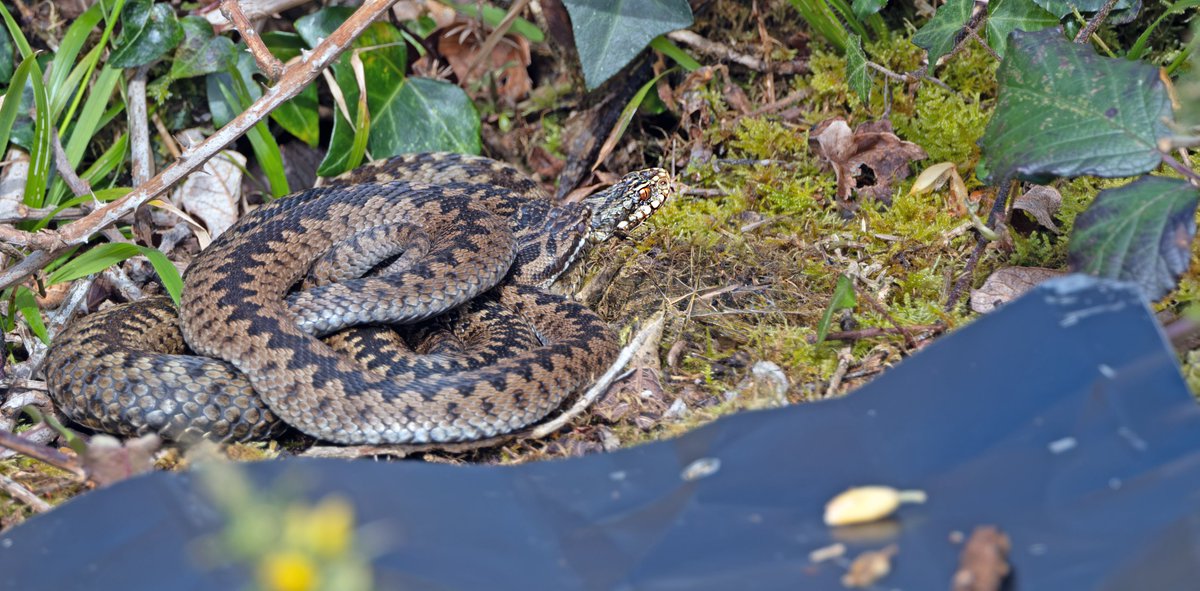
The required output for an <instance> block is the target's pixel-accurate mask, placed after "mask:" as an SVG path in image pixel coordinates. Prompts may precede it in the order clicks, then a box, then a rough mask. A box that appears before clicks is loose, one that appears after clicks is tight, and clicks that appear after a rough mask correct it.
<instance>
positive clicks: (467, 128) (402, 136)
mask: <svg viewBox="0 0 1200 591" xmlns="http://www.w3.org/2000/svg"><path fill="white" fill-rule="evenodd" d="M351 13H353V9H344V8H343V9H333V8H325V9H322V10H319V11H317V12H315V13H313V14H312V15H309V16H306V17H303V18H301V19H299V20H297V21H296V32H297V33H299V34H300V37H301V38H303V39H304V41H305V42H306V43H309V44H315V43H317V42H318V41H319V40H320V39H322V38H324V37H326V36H328V35H329V33H331V32H332V31H333V30H334V29H336V28H337V26H338V25H339V24H340V23H341V22H342V21H343V20H345V18H346V17H348V16H349V15H350V14H351ZM404 44H405V40H404V36H403V35H402V34H401V33H400V31H399V29H397V28H396V27H394V26H393V25H391V24H390V23H383V22H379V23H374V24H372V25H371V26H370V27H368V28H367V30H366V31H365V32H364V33H363V35H362V36H361V37H360V38H359V39H358V40H357V41H355V42H354V46H353V47H354V48H358V49H363V48H369V49H364V50H363V51H361V52H359V54H358V55H359V58H360V59H361V60H362V66H363V68H362V69H363V76H364V77H365V79H366V80H365V81H366V84H365V86H366V88H367V110H368V111H369V113H370V119H369V120H370V135H369V136H368V139H367V150H369V151H370V153H371V156H372V157H373V158H387V157H389V156H394V155H396V154H403V153H406V152H427V151H451V152H461V153H468V154H478V153H479V152H480V151H481V150H482V145H481V143H480V139H479V113H478V112H477V111H476V110H475V106H474V105H473V104H472V103H471V100H470V99H469V98H468V97H467V95H466V93H464V92H463V91H462V89H460V88H458V87H457V86H455V85H453V84H448V83H445V82H439V81H436V80H429V79H425V78H405V76H404V72H405V68H406V67H407V64H408V61H407V55H406V53H405V50H404ZM349 59H350V55H349V54H347V55H345V56H343V57H342V59H341V61H339V63H338V64H336V65H334V67H333V71H334V78H335V80H336V81H337V85H338V89H339V90H340V91H341V93H342V96H343V97H344V98H345V101H344V103H345V105H346V108H347V109H348V110H349V111H350V113H349V115H350V117H351V118H353V119H354V120H361V119H363V118H362V117H361V116H360V115H361V114H360V113H358V112H357V111H358V92H359V91H358V81H357V80H356V79H355V77H354V71H353V69H352V68H351V67H350V66H349ZM334 113H335V114H334V120H333V133H332V137H331V138H330V140H329V151H328V152H327V153H326V154H325V159H324V160H323V161H322V162H321V165H320V166H319V167H318V168H317V174H319V175H321V176H332V175H337V174H341V173H343V172H345V171H347V170H349V169H350V168H352V167H353V166H354V163H353V162H351V156H352V154H353V153H354V149H353V148H354V138H355V133H354V125H352V124H351V121H350V120H348V119H347V118H346V113H344V112H343V111H342V108H341V107H340V106H338V107H336V108H335V109H334Z"/></svg>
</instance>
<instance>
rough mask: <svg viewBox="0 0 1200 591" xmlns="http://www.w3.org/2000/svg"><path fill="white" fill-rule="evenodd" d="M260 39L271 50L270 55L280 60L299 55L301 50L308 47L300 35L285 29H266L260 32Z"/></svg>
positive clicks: (284, 60) (283, 60)
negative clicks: (266, 30) (264, 31)
mask: <svg viewBox="0 0 1200 591" xmlns="http://www.w3.org/2000/svg"><path fill="white" fill-rule="evenodd" d="M262 40H263V44H265V45H266V46H267V49H270V50H271V55H273V56H275V58H276V59H278V60H279V61H281V62H286V61H288V60H290V59H292V58H294V57H297V56H299V55H300V52H301V51H302V50H304V49H307V48H308V44H307V43H305V42H304V39H303V38H301V37H300V35H297V34H296V33H288V32H286V31H268V32H266V33H263V34H262Z"/></svg>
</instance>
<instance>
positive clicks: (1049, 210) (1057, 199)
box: [1013, 185, 1062, 234]
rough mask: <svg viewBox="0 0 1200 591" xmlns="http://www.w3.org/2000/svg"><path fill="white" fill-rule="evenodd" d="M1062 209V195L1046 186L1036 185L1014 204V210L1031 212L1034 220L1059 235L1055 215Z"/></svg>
mask: <svg viewBox="0 0 1200 591" xmlns="http://www.w3.org/2000/svg"><path fill="white" fill-rule="evenodd" d="M1060 208H1062V193H1059V192H1058V189H1055V188H1054V187H1047V186H1045V185H1034V186H1033V187H1032V188H1031V189H1029V190H1028V191H1026V192H1025V194H1024V195H1021V196H1020V197H1017V200H1016V201H1014V202H1013V209H1020V210H1023V211H1026V212H1029V214H1030V215H1032V216H1033V219H1035V220H1037V222H1038V223H1039V224H1041V225H1042V226H1044V227H1046V228H1049V229H1050V230H1051V231H1052V232H1054V233H1055V234H1058V233H1059V230H1058V226H1057V225H1056V224H1055V223H1054V214H1056V213H1058V210H1059V209H1060Z"/></svg>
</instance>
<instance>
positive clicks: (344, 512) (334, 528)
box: [305, 497, 354, 557]
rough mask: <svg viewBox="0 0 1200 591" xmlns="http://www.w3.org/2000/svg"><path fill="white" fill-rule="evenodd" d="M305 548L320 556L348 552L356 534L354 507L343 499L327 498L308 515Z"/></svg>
mask: <svg viewBox="0 0 1200 591" xmlns="http://www.w3.org/2000/svg"><path fill="white" fill-rule="evenodd" d="M307 517H308V520H307V521H308V523H307V525H308V527H307V530H308V531H307V532H306V533H307V534H308V535H307V538H308V539H307V540H305V542H306V543H305V546H307V547H309V548H312V549H313V552H315V553H316V554H317V555H318V556H325V557H332V556H337V555H339V554H341V553H343V552H345V551H346V549H347V548H348V547H349V546H350V541H351V536H352V535H353V534H354V507H352V506H351V505H350V503H349V502H347V501H346V499H343V498H341V497H326V498H324V499H322V500H321V502H320V503H318V504H317V505H316V506H315V507H313V508H312V511H310V512H309V514H308V516H307Z"/></svg>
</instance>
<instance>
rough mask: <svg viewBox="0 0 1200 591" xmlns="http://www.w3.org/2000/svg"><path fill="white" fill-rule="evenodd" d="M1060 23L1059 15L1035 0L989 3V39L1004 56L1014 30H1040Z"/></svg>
mask: <svg viewBox="0 0 1200 591" xmlns="http://www.w3.org/2000/svg"><path fill="white" fill-rule="evenodd" d="M1057 25H1058V17H1056V16H1054V15H1053V14H1050V13H1049V12H1046V11H1045V10H1043V9H1041V8H1040V7H1038V5H1036V4H1034V3H1033V0H992V2H991V3H990V4H988V19H987V40H988V45H990V46H991V48H992V49H993V50H995V52H996V53H998V54H1000V56H1001V57H1004V53H1005V51H1006V50H1007V49H1008V35H1009V34H1010V33H1012V32H1013V31H1028V32H1033V31H1040V30H1042V29H1047V28H1050V27H1054V26H1057Z"/></svg>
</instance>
